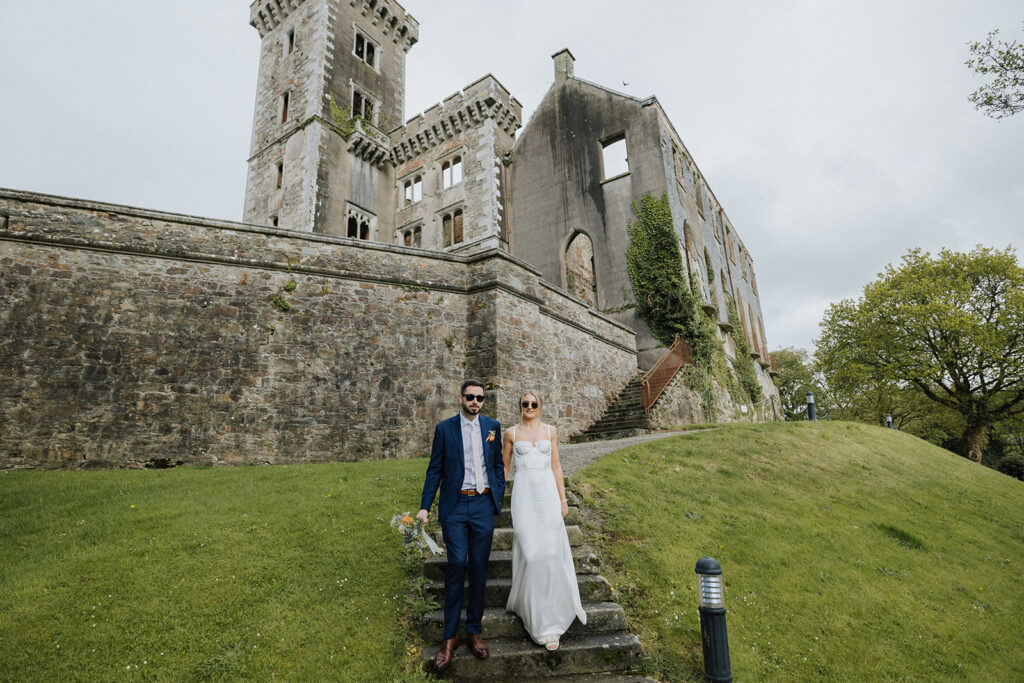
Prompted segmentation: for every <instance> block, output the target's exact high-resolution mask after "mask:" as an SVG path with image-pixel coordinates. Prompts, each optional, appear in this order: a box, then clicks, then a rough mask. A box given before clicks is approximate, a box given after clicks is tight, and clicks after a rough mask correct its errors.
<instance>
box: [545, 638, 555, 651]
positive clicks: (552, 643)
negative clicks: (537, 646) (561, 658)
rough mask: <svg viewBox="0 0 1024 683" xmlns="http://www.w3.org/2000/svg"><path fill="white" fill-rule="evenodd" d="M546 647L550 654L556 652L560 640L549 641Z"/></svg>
mask: <svg viewBox="0 0 1024 683" xmlns="http://www.w3.org/2000/svg"><path fill="white" fill-rule="evenodd" d="M544 647H546V648H547V649H548V651H549V652H554V651H555V650H557V649H558V638H557V637H556V638H555V639H554V640H549V641H547V642H546V643H544Z"/></svg>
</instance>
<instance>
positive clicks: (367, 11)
mask: <svg viewBox="0 0 1024 683" xmlns="http://www.w3.org/2000/svg"><path fill="white" fill-rule="evenodd" d="M348 4H349V5H350V6H352V7H355V8H356V9H358V10H360V12H361V13H362V15H363V16H364V17H367V18H368V19H369V20H370V22H371V23H372V24H373V25H374V26H378V27H380V29H381V32H382V33H383V34H384V35H385V36H391V41H392V42H393V43H395V44H396V45H398V46H400V47H401V48H402V50H404V51H405V52H408V51H409V48H411V47H412V46H413V45H415V44H416V43H417V41H419V39H420V23H419V22H418V21H416V20H415V19H414V18H413V17H412V15H410V14H406V12H405V9H404V8H403V7H402V6H401V5H399V4H398V3H397V2H391V0H348Z"/></svg>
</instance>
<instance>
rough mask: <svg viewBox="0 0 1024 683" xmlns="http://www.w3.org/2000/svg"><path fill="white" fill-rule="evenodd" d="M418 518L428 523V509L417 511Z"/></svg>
mask: <svg viewBox="0 0 1024 683" xmlns="http://www.w3.org/2000/svg"><path fill="white" fill-rule="evenodd" d="M416 519H418V520H420V521H421V522H423V523H424V524H426V523H427V511H426V510H420V511H419V512H417V513H416Z"/></svg>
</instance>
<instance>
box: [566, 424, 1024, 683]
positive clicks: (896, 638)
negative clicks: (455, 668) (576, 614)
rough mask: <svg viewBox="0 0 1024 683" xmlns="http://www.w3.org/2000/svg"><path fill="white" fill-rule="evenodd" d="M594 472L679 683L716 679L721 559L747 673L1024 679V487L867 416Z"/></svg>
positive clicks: (591, 488) (688, 444)
mask: <svg viewBox="0 0 1024 683" xmlns="http://www.w3.org/2000/svg"><path fill="white" fill-rule="evenodd" d="M579 480H580V481H581V482H582V484H581V490H583V492H584V493H585V495H586V496H587V497H588V498H589V499H591V501H592V502H593V504H594V505H596V506H597V507H598V508H599V509H600V510H601V511H602V513H603V516H604V519H605V525H604V530H605V533H606V537H605V542H604V554H605V558H606V560H610V567H609V569H610V571H609V573H608V575H609V578H611V579H612V580H613V582H615V583H617V584H619V593H620V599H621V600H622V602H623V603H625V604H626V605H627V610H628V611H629V613H630V617H631V620H632V621H633V623H634V625H635V627H636V628H637V630H638V631H639V632H640V635H641V638H642V639H643V641H644V644H645V647H646V649H647V650H648V651H649V652H651V653H652V654H653V655H654V658H653V659H654V669H655V673H656V674H658V675H659V676H662V677H664V678H665V679H666V680H687V679H692V678H695V677H696V676H697V675H698V674H699V673H700V672H701V670H702V666H703V665H702V659H701V652H700V649H701V648H700V632H699V622H698V620H697V613H696V594H695V592H694V588H695V585H696V582H695V575H694V573H693V567H694V564H695V563H696V561H697V559H699V558H700V557H702V556H704V555H711V556H713V557H715V558H716V559H718V560H719V561H720V562H721V564H722V566H723V575H724V579H725V583H726V590H727V593H726V608H727V609H728V617H727V620H728V629H729V640H730V649H731V655H732V669H733V674H734V675H735V676H736V678H737V679H738V680H766V679H775V680H787V681H791V680H843V681H845V680H880V679H881V680H899V679H905V680H944V679H951V680H958V679H959V680H1022V679H1024V649H1022V648H1021V647H1020V637H1021V636H1020V619H1021V616H1020V615H1021V614H1022V613H1024V483H1021V482H1019V481H1016V480H1013V479H1010V478H1009V477H1006V476H1004V475H1001V474H999V473H997V472H995V471H993V470H989V469H987V468H984V467H980V466H978V465H975V464H973V463H970V462H968V461H966V460H964V459H963V458H960V457H957V456H955V455H952V454H950V453H948V452H947V451H943V450H941V449H939V448H936V447H934V446H932V445H930V444H928V443H926V442H924V441H921V440H919V439H916V438H914V437H911V436H908V435H905V434H901V433H898V432H893V431H890V430H884V429H878V428H874V427H868V426H864V425H857V424H852V423H831V424H825V423H819V424H809V423H790V424H769V425H745V426H733V427H728V428H725V429H721V430H717V431H710V432H704V433H700V434H698V435H696V436H681V437H676V438H669V439H664V440H661V441H657V442H652V443H650V444H643V445H640V446H635V447H633V448H630V449H628V450H623V451H619V452H617V453H613V454H611V455H609V456H606V457H605V458H603V459H602V460H600V461H599V462H598V463H595V465H593V466H592V467H590V468H588V469H587V470H586V471H585V472H584V473H583V474H582V476H580V477H579Z"/></svg>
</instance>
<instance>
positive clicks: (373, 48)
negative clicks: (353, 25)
mask: <svg viewBox="0 0 1024 683" xmlns="http://www.w3.org/2000/svg"><path fill="white" fill-rule="evenodd" d="M352 54H354V55H355V56H356V57H358V58H359V60H360V61H361V62H363V63H365V64H366V65H368V66H370V67H372V68H374V69H376V68H377V45H376V44H375V43H374V42H373V41H372V40H370V38H369V37H368V36H367V35H366V34H365V33H363V32H362V31H360V30H359V29H358V28H357V29H356V42H355V46H354V47H353V48H352Z"/></svg>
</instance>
